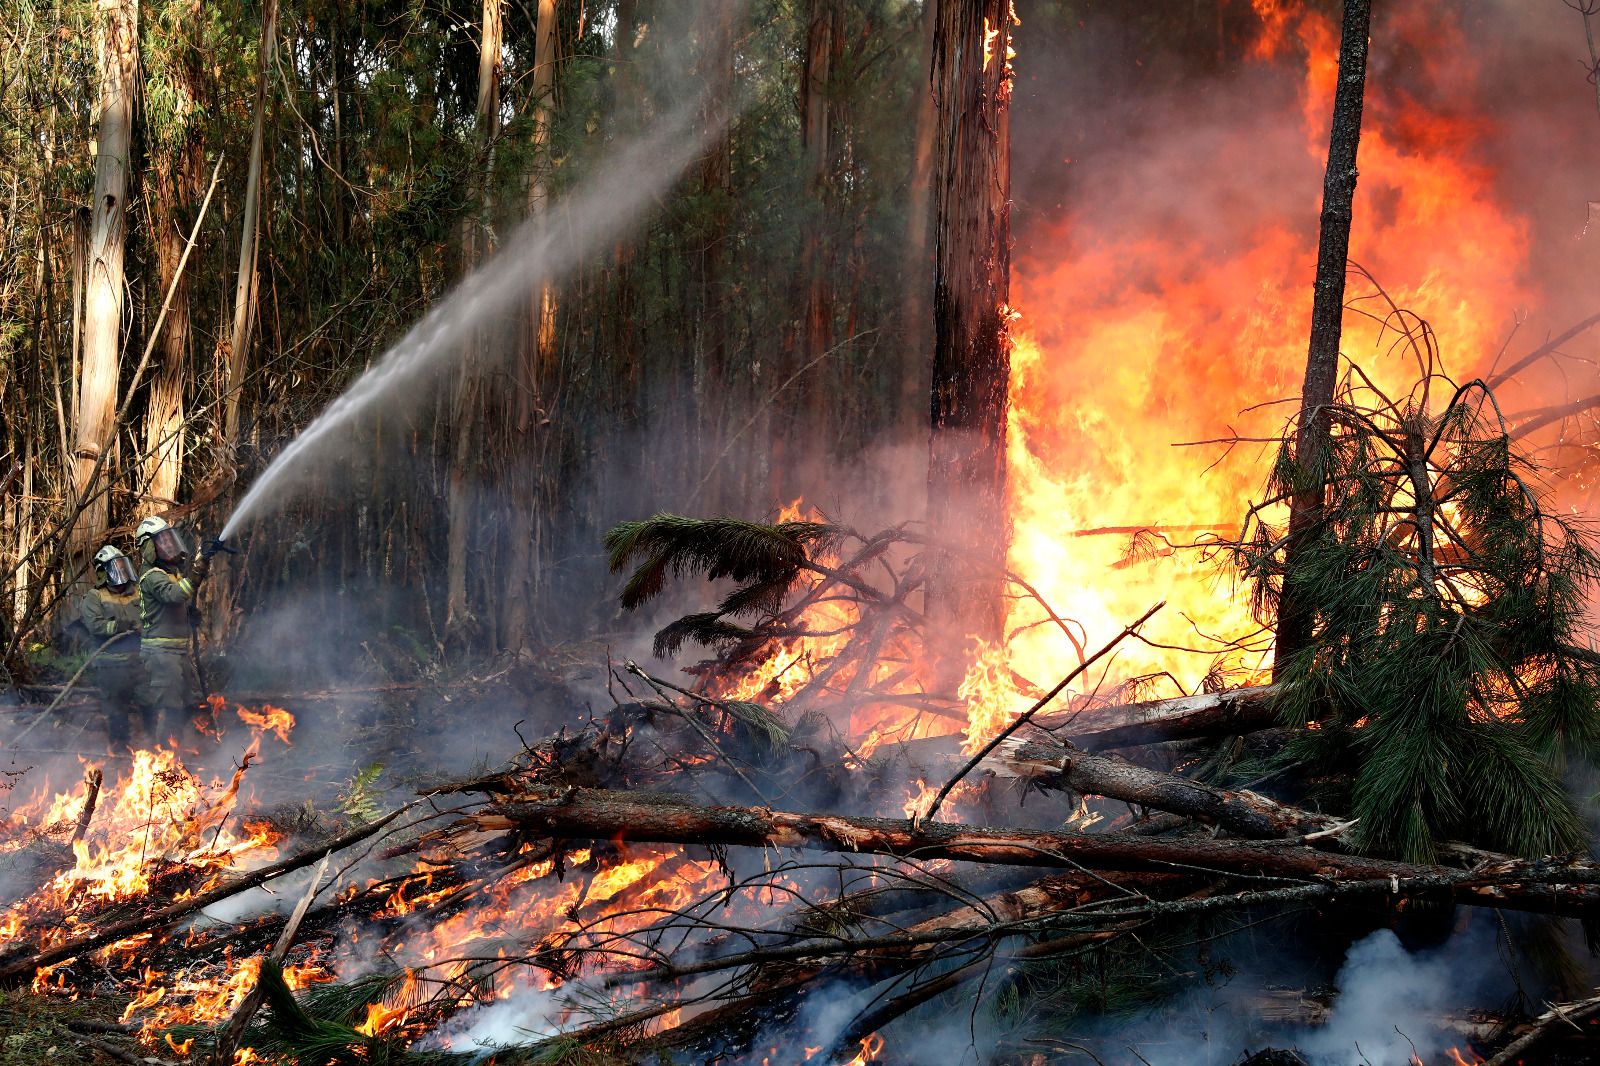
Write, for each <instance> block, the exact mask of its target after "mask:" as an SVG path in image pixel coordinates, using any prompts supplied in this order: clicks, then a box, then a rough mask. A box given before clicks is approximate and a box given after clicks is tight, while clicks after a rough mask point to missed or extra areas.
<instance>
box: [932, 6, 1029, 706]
mask: <svg viewBox="0 0 1600 1066" xmlns="http://www.w3.org/2000/svg"><path fill="white" fill-rule="evenodd" d="M936 19H937V22H936V24H935V27H934V42H933V68H932V76H933V94H934V102H935V106H936V108H937V113H938V138H937V144H936V148H935V165H936V167H937V178H936V181H935V195H936V215H935V217H936V223H935V249H936V251H935V277H934V288H933V329H934V349H933V389H932V435H931V438H930V443H929V452H928V523H929V526H930V527H931V529H932V532H933V534H934V536H935V537H937V538H938V539H939V540H941V541H942V542H944V543H945V544H947V545H949V546H950V547H951V548H952V549H954V551H953V552H950V553H945V554H941V555H940V556H938V557H937V559H936V560H935V562H934V563H933V565H932V568H931V570H930V573H929V575H928V585H927V614H928V618H929V625H930V631H931V632H934V633H942V634H945V635H946V636H947V637H948V638H949V639H950V642H951V644H952V647H951V648H949V649H948V652H947V654H946V655H945V657H944V661H943V662H942V663H940V664H939V666H938V668H937V671H936V672H937V674H938V675H939V676H938V679H939V681H940V683H941V684H943V685H949V684H951V683H953V682H954V681H956V680H959V677H960V667H961V659H962V656H961V651H962V649H961V648H960V647H957V646H955V645H957V643H958V642H960V640H961V638H963V637H969V636H970V637H976V638H978V639H980V640H983V641H988V642H991V643H993V642H998V641H999V640H1000V639H1001V637H1002V635H1003V632H1002V630H1003V626H1004V623H1005V616H1004V605H1003V602H1002V590H1003V579H1004V572H1005V551H1006V541H1007V537H1006V535H1005V533H1006V518H1005V484H1006V456H1005V445H1006V411H1007V389H1008V387H1009V383H1010V373H1011V338H1010V335H1009V328H1008V327H1009V321H1010V309H1009V306H1008V301H1009V300H1010V269H1011V162H1010V149H1011V132H1010V121H1009V116H1008V110H1009V105H1010V99H1011V66H1010V52H1011V10H1010V3H1009V2H1008V0H938V10H937V14H936Z"/></svg>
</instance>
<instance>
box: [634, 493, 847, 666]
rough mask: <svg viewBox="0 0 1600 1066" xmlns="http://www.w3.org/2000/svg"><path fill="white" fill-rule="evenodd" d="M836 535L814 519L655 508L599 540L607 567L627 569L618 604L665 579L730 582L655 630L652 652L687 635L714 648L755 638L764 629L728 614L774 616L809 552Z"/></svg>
mask: <svg viewBox="0 0 1600 1066" xmlns="http://www.w3.org/2000/svg"><path fill="white" fill-rule="evenodd" d="M839 535H840V531H839V530H838V529H837V528H835V527H834V526H830V525H827V524H825V523H821V522H780V523H777V524H776V525H763V524H761V523H759V522H746V521H743V520H741V519H737V518H685V517H684V516H682V515H674V514H657V515H653V516H651V517H650V518H647V519H645V520H643V521H639V522H623V523H622V524H620V525H618V526H616V527H614V528H613V529H612V530H611V531H610V532H609V533H607V534H606V539H605V544H606V552H607V555H608V558H609V561H610V565H611V570H612V572H613V573H615V572H618V571H621V570H624V569H626V568H627V567H629V566H632V567H633V568H634V569H633V572H632V573H631V574H629V575H628V579H627V581H626V583H624V585H623V587H622V606H623V608H624V609H625V610H629V611H631V610H635V609H637V608H638V607H640V606H642V605H643V604H645V603H648V602H649V601H650V600H652V599H654V598H655V597H657V596H659V595H660V594H661V592H662V591H663V590H664V589H665V588H666V583H667V579H668V578H684V577H688V576H691V575H699V576H701V577H704V578H706V579H707V580H710V581H717V580H721V579H724V578H726V579H729V580H732V581H733V582H735V586H736V587H735V588H734V589H733V590H732V591H731V592H729V593H728V594H727V595H726V596H724V597H723V599H722V602H721V603H719V604H718V605H717V609H716V610H715V611H710V612H704V613H700V614H692V615H688V616H687V617H684V618H681V619H679V620H677V621H676V622H673V623H672V624H671V625H668V626H666V627H665V628H663V629H662V630H661V631H660V632H658V633H657V634H656V639H655V653H656V654H657V655H659V656H662V657H666V656H669V655H674V654H676V653H677V652H678V650H679V649H680V648H681V647H682V646H683V645H684V643H685V642H687V641H690V640H693V641H695V642H697V643H700V644H704V645H706V646H708V647H718V648H728V647H733V646H737V645H739V644H741V643H744V642H753V643H759V642H760V641H761V640H763V639H764V634H763V633H761V632H760V631H759V630H757V629H753V628H750V627H748V626H741V625H738V624H736V623H734V622H732V621H729V619H730V618H755V619H761V620H765V621H768V622H770V621H772V620H773V619H775V618H776V616H777V615H778V614H779V613H780V612H781V611H782V610H783V605H784V602H785V601H786V600H787V599H788V597H789V594H790V592H791V590H792V589H793V588H794V586H795V582H796V581H798V580H799V578H800V576H801V574H802V573H803V572H804V569H805V567H806V566H807V564H808V563H809V562H810V557H811V554H812V553H814V552H817V551H821V550H825V549H826V548H827V547H828V546H829V545H831V544H832V543H833V542H834V541H835V540H836V539H837V538H838V537H839Z"/></svg>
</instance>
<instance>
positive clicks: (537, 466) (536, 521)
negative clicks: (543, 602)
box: [495, 0, 557, 651]
mask: <svg viewBox="0 0 1600 1066" xmlns="http://www.w3.org/2000/svg"><path fill="white" fill-rule="evenodd" d="M538 10H539V16H538V17H539V21H538V25H537V26H536V27H535V30H534V46H533V63H534V66H533V86H532V89H533V114H532V118H533V163H532V166H533V170H532V172H531V173H530V174H529V178H528V198H527V214H528V217H529V218H539V217H541V216H542V215H544V214H545V212H546V211H547V210H548V209H549V206H550V181H549V171H550V125H551V122H552V121H553V119H554V117H555V87H556V0H539V9H538ZM529 319H530V323H529V324H530V329H529V332H528V336H527V338H526V340H525V342H524V346H523V352H524V355H525V358H523V359H521V360H519V366H518V372H517V373H516V374H515V375H513V381H515V382H516V383H517V394H516V402H515V411H516V418H515V421H514V423H513V426H514V430H515V433H514V437H513V440H512V441H511V442H510V445H511V446H510V447H509V448H508V449H507V458H508V460H509V463H510V467H509V469H508V470H507V475H508V476H507V477H506V478H505V479H504V481H505V484H506V485H507V486H508V487H509V489H510V492H509V493H508V497H509V500H508V502H509V505H510V508H509V512H508V515H507V518H508V521H507V522H506V536H507V538H508V545H507V547H508V548H509V552H508V559H507V568H506V572H505V575H504V580H503V581H501V582H499V583H498V588H497V589H496V590H495V591H496V593H497V594H498V599H499V603H500V605H501V613H500V636H501V644H502V645H503V647H505V648H506V649H508V650H511V651H517V650H519V649H521V648H522V647H523V646H524V645H526V644H527V643H528V640H529V637H530V636H531V634H530V626H529V621H530V618H531V612H530V610H529V609H530V607H531V606H532V604H533V601H534V598H535V597H536V596H537V594H538V589H539V584H540V582H539V575H538V572H537V567H538V559H539V552H538V550H537V546H536V543H535V539H536V537H538V536H539V535H540V534H541V533H542V531H543V520H544V514H545V512H546V511H547V510H548V508H546V507H541V506H538V499H539V493H538V491H537V490H538V488H539V487H540V486H541V485H544V486H545V487H549V485H548V480H549V479H547V478H546V477H545V476H544V475H545V474H547V473H548V471H546V470H545V469H544V466H545V463H544V461H543V459H544V457H543V456H542V454H541V451H542V449H541V448H540V447H539V445H540V443H541V442H542V441H544V440H545V439H546V437H547V435H548V433H549V431H548V430H547V429H546V428H545V427H544V426H543V425H542V424H541V423H545V422H548V421H549V420H548V419H546V418H545V417H544V413H545V410H546V409H547V408H548V406H549V405H550V404H551V403H553V402H554V395H555V392H556V362H557V352H556V294H555V288H554V286H552V285H551V283H550V282H549V281H548V280H544V281H541V282H540V283H539V286H538V289H537V290H536V291H535V292H534V294H533V300H532V305H531V306H530V308H529Z"/></svg>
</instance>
